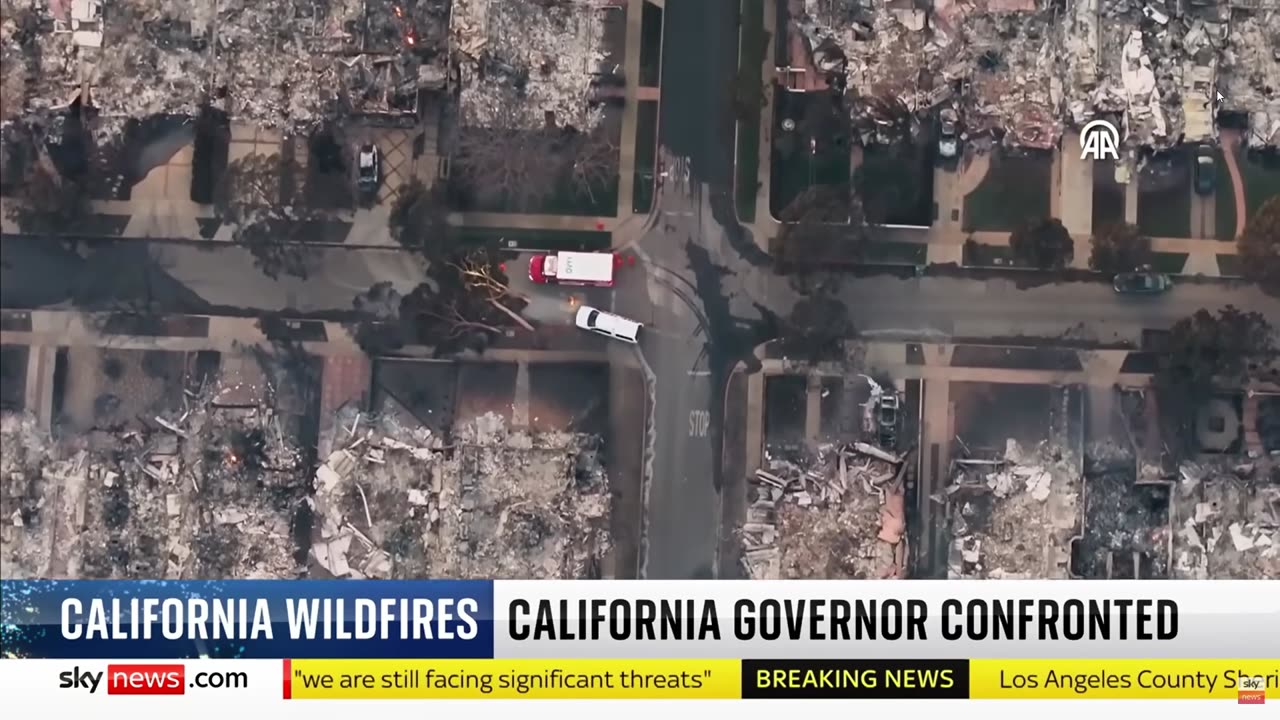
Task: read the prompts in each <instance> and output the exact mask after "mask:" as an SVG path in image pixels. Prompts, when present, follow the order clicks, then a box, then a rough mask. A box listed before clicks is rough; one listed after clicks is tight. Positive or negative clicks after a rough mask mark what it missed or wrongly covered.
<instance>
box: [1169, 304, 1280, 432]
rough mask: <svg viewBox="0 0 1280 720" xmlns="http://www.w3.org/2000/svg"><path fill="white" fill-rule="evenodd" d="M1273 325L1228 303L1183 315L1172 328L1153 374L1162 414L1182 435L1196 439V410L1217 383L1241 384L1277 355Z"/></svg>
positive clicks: (1233, 385)
mask: <svg viewBox="0 0 1280 720" xmlns="http://www.w3.org/2000/svg"><path fill="white" fill-rule="evenodd" d="M1273 333H1274V328H1272V326H1271V324H1270V323H1268V322H1267V319H1266V318H1264V317H1263V316H1262V315H1261V314H1259V313H1256V312H1243V311H1241V310H1239V309H1237V308H1235V307H1234V306H1231V305H1228V306H1227V307H1225V308H1223V309H1222V310H1220V311H1219V312H1218V314H1217V315H1214V314H1213V313H1211V312H1209V311H1208V310H1199V311H1197V312H1196V314H1194V315H1192V316H1190V317H1187V318H1183V319H1182V320H1179V321H1178V322H1177V323H1176V324H1174V326H1173V328H1172V329H1170V331H1169V338H1168V344H1167V346H1166V347H1165V352H1164V353H1162V354H1161V355H1160V358H1159V364H1158V366H1157V369H1156V374H1155V387H1156V391H1157V392H1158V393H1159V398H1160V407H1161V414H1162V415H1163V416H1164V419H1165V420H1166V421H1167V422H1168V425H1169V426H1170V427H1171V428H1172V429H1174V430H1175V431H1176V432H1177V433H1178V435H1180V436H1181V439H1182V440H1183V441H1185V442H1187V443H1190V442H1192V441H1193V436H1192V429H1193V427H1194V424H1195V416H1196V413H1197V412H1198V411H1199V410H1200V408H1201V407H1203V406H1204V404H1205V403H1206V402H1207V401H1208V400H1209V399H1210V398H1211V397H1212V396H1213V394H1214V391H1215V388H1216V387H1232V388H1234V387H1240V386H1241V385H1243V384H1244V383H1245V382H1246V381H1247V380H1248V378H1249V373H1250V369H1251V368H1252V367H1255V366H1257V365H1265V364H1266V363H1268V362H1270V361H1271V360H1272V359H1273V358H1274V357H1275V345H1274V335H1273Z"/></svg>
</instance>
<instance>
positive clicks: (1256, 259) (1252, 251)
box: [1238, 196, 1280, 295]
mask: <svg viewBox="0 0 1280 720" xmlns="http://www.w3.org/2000/svg"><path fill="white" fill-rule="evenodd" d="M1238 242H1239V246H1240V259H1241V261H1242V265H1243V267H1244V275H1245V277H1247V278H1249V279H1250V280H1252V281H1254V282H1256V283H1258V285H1259V286H1261V288H1262V290H1263V291H1264V292H1266V293H1267V294H1270V295H1280V196H1277V197H1273V198H1271V199H1270V200H1268V201H1267V202H1266V203H1264V204H1263V205H1262V207H1261V208H1259V209H1258V212H1257V214H1256V215H1254V216H1253V217H1252V218H1250V219H1249V224H1248V225H1246V226H1245V228H1244V233H1243V234H1241V235H1240V239H1239V241H1238Z"/></svg>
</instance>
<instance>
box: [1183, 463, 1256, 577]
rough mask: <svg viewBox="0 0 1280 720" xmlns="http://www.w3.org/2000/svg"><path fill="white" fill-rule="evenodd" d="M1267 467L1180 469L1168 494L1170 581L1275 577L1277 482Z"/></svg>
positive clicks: (1193, 466) (1241, 465) (1187, 465)
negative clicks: (1170, 541)
mask: <svg viewBox="0 0 1280 720" xmlns="http://www.w3.org/2000/svg"><path fill="white" fill-rule="evenodd" d="M1269 464H1270V463H1264V462H1260V461H1258V460H1249V459H1244V460H1240V459H1235V460H1232V459H1223V460H1216V461H1211V462H1187V463H1183V464H1182V466H1181V467H1180V468H1179V473H1178V478H1177V479H1176V481H1174V483H1173V487H1172V489H1171V491H1172V498H1171V503H1170V504H1171V509H1170V515H1171V524H1172V526H1173V568H1172V573H1171V576H1172V577H1175V578H1194V579H1205V578H1214V579H1238V580H1247V579H1264V578H1276V577H1280V482H1277V476H1276V475H1274V474H1272V472H1267V469H1266V468H1265V465H1269ZM1273 470H1274V469H1273Z"/></svg>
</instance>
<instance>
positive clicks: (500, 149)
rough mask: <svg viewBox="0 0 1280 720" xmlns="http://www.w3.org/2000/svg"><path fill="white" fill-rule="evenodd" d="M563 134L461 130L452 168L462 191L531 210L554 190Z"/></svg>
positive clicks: (477, 129) (550, 130)
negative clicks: (557, 157)
mask: <svg viewBox="0 0 1280 720" xmlns="http://www.w3.org/2000/svg"><path fill="white" fill-rule="evenodd" d="M560 134H561V131H559V130H555V129H538V130H519V129H505V128H465V129H463V130H461V131H460V132H459V133H458V139H457V143H456V144H455V145H454V155H453V168H454V170H455V171H456V172H457V175H458V176H459V178H460V179H461V180H462V181H463V183H464V184H465V186H466V188H467V189H468V190H469V191H470V192H471V193H473V194H474V195H475V197H476V198H477V199H479V200H481V201H484V202H504V201H505V202H506V203H508V204H510V205H511V207H512V208H514V209H516V210H532V209H535V208H538V207H540V206H541V205H542V204H544V203H545V202H546V201H547V199H548V198H550V197H551V195H552V194H553V193H554V192H555V187H556V183H557V181H558V180H559V179H560V169H561V165H560V163H559V162H557V161H556V155H557V152H558V145H559V141H560V138H559V136H560Z"/></svg>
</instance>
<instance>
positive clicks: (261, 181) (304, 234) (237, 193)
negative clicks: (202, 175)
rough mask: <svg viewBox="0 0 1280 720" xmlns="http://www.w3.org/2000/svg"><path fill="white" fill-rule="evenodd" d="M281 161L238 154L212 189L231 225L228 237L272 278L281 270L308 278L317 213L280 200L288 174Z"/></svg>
mask: <svg viewBox="0 0 1280 720" xmlns="http://www.w3.org/2000/svg"><path fill="white" fill-rule="evenodd" d="M285 162H286V161H284V160H282V159H281V158H280V156H279V155H261V154H256V153H255V154H251V155H246V156H244V157H242V158H238V159H236V160H235V161H233V162H231V163H230V164H229V165H228V166H227V170H226V173H224V174H223V176H222V180H221V182H220V183H219V185H218V187H217V188H216V189H215V192H214V203H213V204H214V211H215V212H216V213H217V216H218V219H219V220H220V221H221V222H223V223H226V224H228V225H231V226H232V232H231V240H232V242H234V243H236V244H237V245H240V246H242V247H244V248H245V249H246V250H248V251H249V253H250V254H252V255H253V259H254V264H255V265H256V266H257V267H258V269H259V270H261V271H262V273H263V274H264V275H266V276H267V277H269V278H271V279H272V280H276V279H279V277H280V276H281V275H291V276H293V277H298V278H306V277H307V275H308V274H309V270H310V266H311V264H312V262H313V260H314V256H315V248H313V247H311V246H310V245H308V240H310V239H311V236H312V234H313V232H314V231H315V229H314V227H312V226H311V223H312V221H313V220H315V219H316V215H315V213H313V212H312V211H311V209H310V208H308V207H306V206H305V205H303V204H292V205H289V204H285V203H284V202H283V198H284V197H285V195H286V194H287V193H286V192H285V191H284V187H283V186H284V178H285V177H286V176H288V175H289V174H290V172H289V168H287V167H286V166H285Z"/></svg>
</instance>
